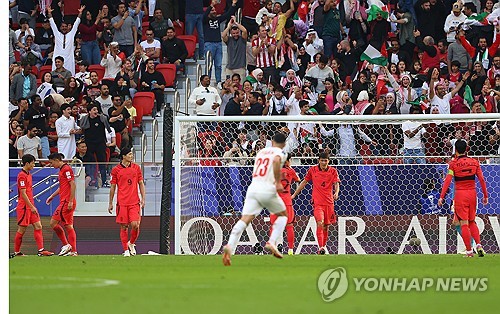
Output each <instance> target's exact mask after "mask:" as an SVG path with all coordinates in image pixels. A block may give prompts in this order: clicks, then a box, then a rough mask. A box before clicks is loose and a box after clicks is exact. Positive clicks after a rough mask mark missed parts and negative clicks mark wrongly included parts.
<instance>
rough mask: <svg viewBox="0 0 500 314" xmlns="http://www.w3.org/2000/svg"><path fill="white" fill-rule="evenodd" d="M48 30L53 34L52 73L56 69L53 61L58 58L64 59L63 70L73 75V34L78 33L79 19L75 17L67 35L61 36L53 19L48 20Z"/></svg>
mask: <svg viewBox="0 0 500 314" xmlns="http://www.w3.org/2000/svg"><path fill="white" fill-rule="evenodd" d="M49 21H50V28H52V31H53V32H54V42H55V45H54V55H53V56H52V71H54V70H55V68H56V62H55V59H56V57H58V56H61V57H63V58H64V68H66V69H68V71H70V72H71V75H72V76H74V75H75V34H76V32H77V31H78V25H80V18H79V17H77V18H76V21H75V23H74V24H73V27H72V28H71V31H70V32H69V33H67V34H62V33H61V32H60V31H59V29H57V25H56V23H55V22H54V19H53V18H50V19H49Z"/></svg>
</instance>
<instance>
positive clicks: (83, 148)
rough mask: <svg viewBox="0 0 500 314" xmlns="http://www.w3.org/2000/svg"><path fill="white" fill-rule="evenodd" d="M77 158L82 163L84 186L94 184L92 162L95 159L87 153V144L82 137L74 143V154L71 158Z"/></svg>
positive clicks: (93, 166) (95, 182)
mask: <svg viewBox="0 0 500 314" xmlns="http://www.w3.org/2000/svg"><path fill="white" fill-rule="evenodd" d="M75 158H76V159H78V160H80V161H81V162H82V163H83V167H84V169H85V187H87V186H89V185H90V186H96V184H97V181H96V179H95V173H96V170H95V169H96V166H95V165H94V164H93V163H94V161H95V159H94V156H91V155H90V154H88V149H87V144H86V143H85V141H84V140H83V139H81V140H79V141H78V142H77V143H76V154H75V156H74V157H73V159H75Z"/></svg>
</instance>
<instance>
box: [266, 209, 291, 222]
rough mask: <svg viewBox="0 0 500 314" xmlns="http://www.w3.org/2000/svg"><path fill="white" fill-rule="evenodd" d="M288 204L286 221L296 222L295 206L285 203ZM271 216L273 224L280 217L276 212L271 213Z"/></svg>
mask: <svg viewBox="0 0 500 314" xmlns="http://www.w3.org/2000/svg"><path fill="white" fill-rule="evenodd" d="M285 206H286V215H287V217H288V219H287V221H286V223H287V224H293V223H295V211H294V210H293V206H292V205H285ZM269 218H270V221H271V225H272V224H274V222H275V221H276V218H278V216H276V215H275V214H271V215H270V216H269Z"/></svg>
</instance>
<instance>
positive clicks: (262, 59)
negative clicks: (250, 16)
mask: <svg viewBox="0 0 500 314" xmlns="http://www.w3.org/2000/svg"><path fill="white" fill-rule="evenodd" d="M267 42H268V44H270V45H272V46H276V39H274V38H272V37H269V36H268V37H267ZM261 44H262V39H261V38H260V37H258V38H257V39H254V40H253V41H252V48H255V47H260V45H261ZM255 63H256V66H257V67H258V68H267V67H271V66H274V55H271V54H270V53H269V50H268V47H267V46H264V48H263V49H262V50H261V51H260V52H259V54H258V55H257V56H256V57H255Z"/></svg>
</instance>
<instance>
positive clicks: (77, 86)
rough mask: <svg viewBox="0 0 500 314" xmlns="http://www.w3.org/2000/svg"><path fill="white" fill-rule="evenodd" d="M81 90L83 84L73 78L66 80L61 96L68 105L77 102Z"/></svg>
mask: <svg viewBox="0 0 500 314" xmlns="http://www.w3.org/2000/svg"><path fill="white" fill-rule="evenodd" d="M82 89H83V82H82V81H81V80H79V79H76V78H74V77H70V78H67V79H66V82H65V84H64V89H63V90H62V92H61V95H62V96H63V97H64V98H65V99H66V102H68V103H70V102H73V101H76V102H78V101H79V99H80V95H81V93H82Z"/></svg>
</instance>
